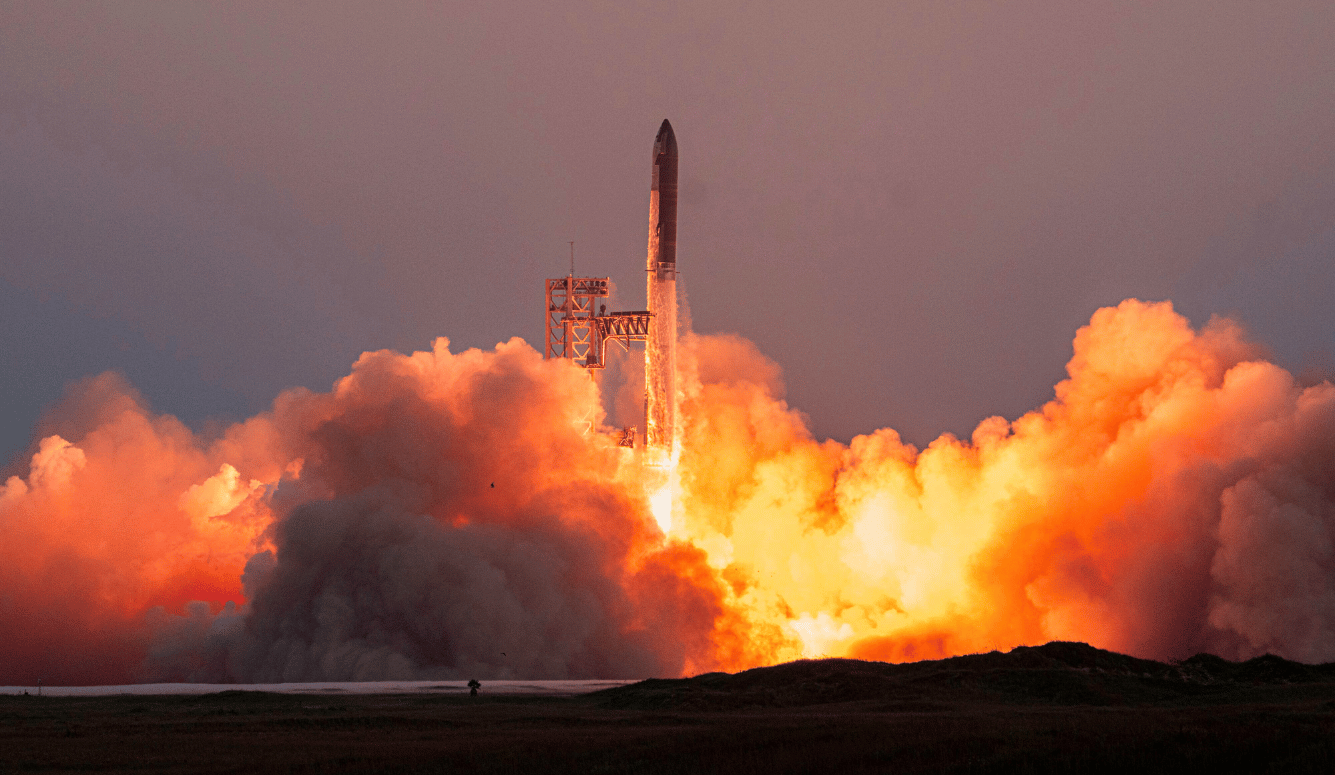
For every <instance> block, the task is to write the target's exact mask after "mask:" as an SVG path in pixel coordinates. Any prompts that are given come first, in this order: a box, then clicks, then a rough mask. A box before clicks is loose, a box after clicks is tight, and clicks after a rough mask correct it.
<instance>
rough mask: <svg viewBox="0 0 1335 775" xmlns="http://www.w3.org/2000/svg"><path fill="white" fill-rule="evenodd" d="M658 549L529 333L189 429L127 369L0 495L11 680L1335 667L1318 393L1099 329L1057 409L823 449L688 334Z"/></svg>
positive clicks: (575, 401)
mask: <svg viewBox="0 0 1335 775" xmlns="http://www.w3.org/2000/svg"><path fill="white" fill-rule="evenodd" d="M681 368H682V370H683V374H682V380H681V382H682V384H683V386H684V387H683V391H682V395H681V410H682V433H683V438H682V452H681V457H680V462H679V466H678V469H677V472H676V474H677V475H676V481H677V482H678V492H677V493H676V507H675V513H674V514H673V515H672V524H671V528H670V530H669V534H668V535H666V536H665V535H664V534H663V533H662V531H661V530H660V529H659V527H658V523H657V522H656V521H655V519H654V518H653V517H652V516H651V515H650V514H649V509H648V506H647V500H646V495H645V486H644V485H645V483H644V482H643V481H642V480H641V478H640V472H639V467H638V463H637V462H636V460H635V458H634V456H633V454H631V453H629V452H628V451H627V450H624V449H621V448H618V447H616V446H615V445H614V444H613V443H612V441H611V437H610V436H608V435H606V434H603V433H600V432H598V428H599V426H600V425H601V422H602V420H603V414H602V409H601V407H600V401H601V398H600V396H599V393H598V390H597V387H596V385H595V383H594V382H593V381H591V380H589V379H588V377H587V375H586V374H584V373H582V372H581V371H580V370H579V369H578V368H575V367H572V366H570V365H569V364H566V363H562V362H545V361H543V360H542V359H541V357H540V355H539V354H538V353H536V352H535V351H533V350H532V349H531V348H530V347H528V346H527V345H526V344H524V343H523V342H521V341H519V340H512V341H510V342H508V343H505V344H501V345H498V346H497V347H496V349H495V350H494V351H489V352H481V351H478V350H468V351H466V352H462V353H458V354H453V353H450V352H449V350H448V343H447V342H446V341H445V340H443V339H442V340H439V341H438V342H437V344H436V346H435V348H434V350H433V351H432V352H419V353H414V354H412V355H409V356H405V355H400V354H396V353H392V352H376V353H367V354H365V355H363V356H362V358H361V359H360V360H359V361H358V362H357V364H355V366H354V368H353V370H352V373H351V374H350V375H349V376H348V377H346V378H344V379H343V380H341V381H340V382H339V383H338V384H337V385H335V387H334V389H333V390H332V391H331V392H329V393H311V392H308V391H304V390H297V391H291V392H288V393H285V394H283V395H282V396H280V397H279V398H278V400H277V401H275V403H274V406H273V408H272V410H271V411H269V412H267V413H265V414H262V415H260V416H257V417H255V418H252V419H251V420H248V421H246V422H244V423H240V424H237V425H234V426H231V427H228V428H226V429H222V430H221V431H219V432H217V433H216V434H214V435H213V436H210V437H207V438H206V437H201V436H200V435H197V434H194V433H192V432H191V431H190V430H189V429H187V428H185V427H184V426H182V425H181V424H180V423H178V422H176V421H175V420H174V419H172V418H170V417H159V416H154V415H153V414H152V413H151V412H149V411H148V410H147V409H146V408H145V407H144V406H143V405H142V402H141V401H139V400H138V399H137V398H136V396H135V394H134V392H133V390H132V389H130V388H129V387H128V386H127V385H125V384H124V383H123V381H121V380H119V379H117V378H115V377H114V376H106V375H104V376H102V377H98V378H96V379H93V380H89V381H87V382H85V383H82V384H81V385H78V386H75V387H74V388H73V389H72V391H71V393H70V395H69V396H68V397H67V398H66V400H65V401H64V402H63V403H62V404H61V405H60V406H59V407H58V408H57V409H55V410H54V411H53V413H52V414H51V416H50V417H49V418H48V420H47V421H46V423H45V425H44V428H43V435H44V438H43V439H42V440H41V442H40V446H39V448H38V451H37V453H36V454H35V455H34V457H33V460H32V466H31V469H30V472H29V473H28V474H27V477H26V478H18V477H15V478H12V479H10V480H9V482H8V483H7V484H6V485H5V486H4V489H3V491H0V551H3V552H4V556H5V557H6V562H5V563H2V564H0V628H2V630H3V631H4V632H5V633H6V638H5V639H4V640H3V641H0V681H3V682H9V683H30V682H32V681H35V680H36V679H37V678H39V677H40V678H44V679H46V680H47V681H48V682H111V681H127V680H203V681H228V680H241V681H295V680H317V679H322V680H357V679H385V678H459V677H469V676H478V677H525V678H563V677H643V676H649V675H677V674H682V673H691V672H698V671H701V670H707V669H719V668H721V669H736V668H741V667H746V666H751V665H756V664H762V663H767V662H774V661H779V660H783V659H788V658H793V657H798V656H802V655H821V654H829V655H853V656H859V657H869V658H879V659H891V660H902V659H915V658H924V657H936V656H941V655H948V654H956V653H964V652H970V651H978V650H986V649H991V648H1005V647H1010V646H1014V645H1018V644H1023V643H1038V642H1043V641H1046V640H1051V639H1058V638H1060V639H1071V640H1083V641H1086V642H1090V643H1092V644H1094V645H1097V646H1101V647H1105V648H1111V649H1116V650H1119V651H1124V652H1129V653H1132V654H1136V655H1139V656H1147V657H1158V658H1173V657H1182V656H1186V655H1189V654H1191V653H1194V652H1196V651H1201V650H1206V651H1212V652H1214V653H1218V654H1221V655H1223V656H1226V657H1248V656H1252V655H1256V654H1259V653H1263V652H1266V651H1270V652H1274V653H1278V654H1281V655H1283V656H1286V657H1289V658H1294V659H1300V660H1306V661H1325V660H1332V659H1335V546H1332V538H1333V537H1335V387H1333V386H1332V385H1331V384H1329V383H1322V384H1320V385H1316V386H1312V387H1306V388H1303V387H1301V386H1299V385H1297V384H1295V382H1294V380H1293V378H1292V377H1291V376H1290V375H1289V374H1288V373H1287V372H1285V371H1284V370H1282V369H1280V368H1278V367H1276V366H1274V365H1273V364H1270V363H1268V362H1266V361H1265V360H1263V359H1262V358H1261V354H1260V352H1259V350H1258V349H1257V348H1255V347H1254V346H1252V345H1250V344H1249V343H1248V342H1247V341H1246V340H1245V338H1244V336H1243V335H1242V333H1241V332H1240V331H1239V330H1238V328H1237V327H1236V326H1235V325H1233V324H1231V323H1229V322H1228V321H1222V320H1216V321H1213V322H1212V323H1210V324H1209V325H1208V326H1206V327H1205V328H1204V329H1203V330H1200V331H1195V330H1193V329H1192V328H1191V326H1190V325H1189V324H1188V323H1187V321H1186V320H1185V319H1183V318H1182V317H1180V316H1179V315H1177V314H1176V313H1174V312H1173V310H1172V308H1171V306H1170V305H1168V304H1166V303H1164V304H1145V303H1141V302H1137V301H1127V302H1124V303H1123V304H1122V305H1120V306H1119V307H1117V308H1110V309H1103V310H1100V311H1098V312H1097V313H1096V314H1095V315H1094V317H1093V319H1092V321H1091V322H1090V324H1089V325H1088V326H1087V327H1085V328H1083V329H1081V330H1080V332H1079V333H1078V334H1077V336H1076V339H1075V353H1074V357H1073V358H1072V360H1071V362H1070V364H1069V365H1068V372H1069V375H1070V376H1069V379H1067V380H1066V381H1064V382H1062V383H1061V384H1059V385H1058V386H1057V389H1056V397H1055V399H1054V400H1053V401H1052V402H1050V403H1048V404H1047V405H1045V406H1043V407H1042V408H1041V409H1039V410H1036V411H1034V412H1031V413H1030V414H1027V415H1025V416H1023V417H1021V418H1019V419H1018V420H1016V421H1014V422H1007V421H1006V420H1004V419H1002V418H991V419H989V420H986V421H984V422H983V423H981V424H980V425H979V426H978V428H977V429H976V430H975V431H974V434H973V437H972V439H970V440H968V441H964V440H959V439H956V438H953V437H951V436H943V437H941V438H939V439H937V440H936V441H934V442H933V443H932V444H931V445H929V446H928V447H927V448H926V449H924V450H921V451H919V450H916V449H914V448H913V447H911V446H909V445H906V444H904V443H902V442H901V440H900V439H899V437H898V435H897V434H896V433H895V432H894V431H892V430H888V429H887V430H881V431H877V432H875V433H872V434H870V435H867V436H859V437H857V438H855V439H854V440H853V442H852V443H851V444H850V445H847V446H845V445H842V444H839V443H836V442H832V441H825V442H819V441H817V440H815V439H814V438H813V437H812V436H811V434H810V432H809V431H808V430H807V426H806V423H805V418H804V417H803V416H802V415H801V414H800V413H799V412H797V411H796V410H794V409H792V408H790V407H789V406H788V405H787V404H786V403H785V402H784V401H783V398H782V392H783V386H782V380H781V375H780V372H779V369H778V367H777V366H776V365H775V364H774V363H773V362H771V361H769V360H768V359H766V358H765V357H764V356H762V355H761V354H760V353H759V352H758V351H757V350H756V348H755V347H754V346H753V345H751V344H750V343H749V342H747V341H745V340H742V339H740V338H737V337H732V336H687V337H686V338H685V340H684V342H683V348H682V361H681Z"/></svg>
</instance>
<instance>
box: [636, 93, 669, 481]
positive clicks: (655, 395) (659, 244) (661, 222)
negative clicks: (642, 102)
mask: <svg viewBox="0 0 1335 775" xmlns="http://www.w3.org/2000/svg"><path fill="white" fill-rule="evenodd" d="M648 277H649V279H648V294H647V296H648V302H649V311H650V312H652V313H653V318H651V319H650V323H649V336H648V341H646V342H645V348H644V429H645V448H646V450H647V451H650V452H657V453H666V454H667V455H669V456H670V455H671V454H672V451H673V445H674V443H675V440H676V425H677V138H676V135H674V134H673V132H672V125H671V124H669V123H668V121H667V119H663V124H662V126H660V127H659V128H658V136H657V137H655V138H654V149H653V178H652V182H651V183H650V186H649V261H648Z"/></svg>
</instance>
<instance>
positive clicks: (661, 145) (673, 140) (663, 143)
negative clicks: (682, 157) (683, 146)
mask: <svg viewBox="0 0 1335 775" xmlns="http://www.w3.org/2000/svg"><path fill="white" fill-rule="evenodd" d="M654 150H655V151H657V152H658V153H663V154H666V155H668V156H676V155H677V136H676V134H674V133H673V132H672V124H670V123H668V120H667V119H663V123H662V124H661V125H660V126H659V127H658V136H657V137H655V138H654Z"/></svg>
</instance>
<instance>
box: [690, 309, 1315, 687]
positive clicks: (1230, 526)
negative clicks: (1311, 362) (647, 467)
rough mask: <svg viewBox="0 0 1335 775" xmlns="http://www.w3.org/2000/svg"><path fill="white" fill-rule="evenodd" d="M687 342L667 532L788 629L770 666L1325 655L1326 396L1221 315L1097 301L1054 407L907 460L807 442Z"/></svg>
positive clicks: (698, 342) (709, 344) (703, 341)
mask: <svg viewBox="0 0 1335 775" xmlns="http://www.w3.org/2000/svg"><path fill="white" fill-rule="evenodd" d="M687 351H688V352H693V353H694V358H695V361H696V363H697V364H698V365H697V369H698V379H697V380H696V381H695V382H694V383H693V384H692V386H691V387H690V388H689V389H688V393H689V395H688V396H687V398H686V400H685V402H684V415H685V416H686V418H687V421H686V441H685V443H684V445H683V450H684V451H683V455H682V459H681V479H682V482H683V500H684V503H683V508H682V513H683V514H684V516H685V525H684V526H683V528H682V535H683V537H685V538H687V539H689V540H691V541H692V542H693V543H695V544H697V545H698V546H701V547H702V548H704V549H705V550H706V551H707V552H708V553H709V557H710V562H711V563H712V564H713V565H714V566H715V567H720V568H721V569H722V570H721V574H722V575H723V577H724V578H727V579H729V580H730V581H731V582H732V589H733V590H734V594H735V600H736V604H737V605H739V606H740V607H741V608H743V609H744V610H746V611H747V612H748V613H749V615H750V617H751V621H752V622H753V623H765V624H768V625H771V626H773V627H777V628H779V629H780V630H781V631H782V632H784V633H785V634H786V635H787V636H788V638H787V641H786V642H785V643H784V644H783V645H781V646H780V647H778V648H776V649H774V650H773V651H771V652H770V653H769V655H768V659H769V660H771V661H773V660H782V659H789V658H793V657H797V656H800V655H820V654H829V655H850V656H857V657H863V658H875V659H887V660H908V659H921V658H932V657H940V656H946V655H952V654H960V653H968V652H975V651H980V650H988V649H995V648H1009V647H1012V646H1015V645H1020V644H1032V643H1042V642H1046V641H1049V640H1054V639H1062V640H1080V641H1086V642H1089V643H1091V644H1093V645H1096V646H1099V647H1102V648H1108V649H1115V650H1118V651H1122V652H1126V653H1131V654H1135V655H1138V656H1144V657H1158V658H1173V657H1184V656H1188V655H1190V654H1192V653H1195V652H1197V651H1212V652H1215V653H1218V654H1221V655H1224V656H1227V657H1250V656H1254V655H1257V654H1260V653H1263V652H1266V651H1270V652H1274V653H1278V654H1281V655H1284V656H1287V657H1290V658H1293V659H1299V660H1307V661H1324V660H1332V659H1335V554H1333V553H1332V538H1333V537H1335V387H1332V386H1331V385H1330V384H1329V383H1324V384H1321V385H1317V386H1315V387H1309V388H1306V389H1302V388H1300V387H1298V386H1297V385H1295V384H1294V381H1293V378H1292V377H1291V376H1290V375H1289V374H1288V373H1287V372H1286V371H1284V370H1283V369H1281V368H1279V367H1277V366H1275V365H1273V364H1270V363H1267V362H1265V361H1263V360H1260V359H1259V357H1258V352H1257V350H1256V349H1255V348H1254V347H1252V346H1250V345H1248V344H1247V343H1246V342H1245V341H1244V339H1243V337H1242V335H1241V332H1240V331H1239V329H1238V327H1237V326H1236V325H1234V324H1232V323H1230V322H1228V321H1224V320H1215V321H1212V322H1211V323H1210V325H1208V326H1206V327H1205V328H1204V329H1203V330H1202V331H1200V332H1196V331H1193V330H1192V329H1191V327H1190V326H1189V324H1188V323H1187V321H1186V320H1185V319H1183V318H1182V317H1180V316H1179V315H1177V314H1175V313H1174V312H1173V310H1172V307H1171V305H1169V304H1167V303H1162V304H1145V303H1142V302H1138V301H1126V302H1123V303H1122V304H1121V305H1120V306H1118V307H1117V308H1115V309H1113V308H1109V309H1102V310H1099V311H1098V312H1097V313H1096V314H1095V315H1094V317H1093V320H1092V321H1091V322H1090V324H1089V325H1088V326H1087V327H1085V328H1082V329H1081V330H1080V332H1079V333H1078V334H1077V336H1076V339H1075V355H1074V357H1073V358H1072V360H1071V362H1070V364H1069V365H1068V373H1069V375H1070V378H1069V379H1067V380H1066V381H1064V382H1062V383H1061V384H1059V385H1058V386H1057V389H1056V399H1055V400H1053V401H1052V402H1050V403H1048V404H1047V405H1045V406H1044V407H1043V408H1042V409H1039V410H1037V411H1034V412H1031V413H1029V414H1027V415H1025V416H1024V417H1021V418H1020V419H1018V420H1016V421H1015V422H1006V421H1005V420H1004V419H1002V418H1000V417H994V418H990V419H988V420H985V421H983V422H982V423H980V424H979V426H978V428H977V429H976V430H975V431H974V434H973V438H972V440H971V441H968V442H965V441H961V440H958V439H955V438H954V437H952V436H949V435H947V436H942V437H941V438H939V439H937V440H936V441H934V442H933V443H932V444H930V445H929V446H928V448H927V449H925V450H923V451H921V452H919V451H917V450H915V449H914V448H912V447H911V446H908V445H905V444H903V443H901V441H900V440H899V437H898V436H897V435H896V434H895V432H894V431H891V430H882V431H878V432H876V433H874V434H871V435H869V436H859V437H857V438H855V439H854V440H853V442H852V444H851V445H850V446H848V447H844V446H843V445H840V444H836V443H833V442H828V441H827V442H825V443H818V442H816V441H815V440H814V439H812V438H811V436H810V434H809V433H808V432H807V430H806V427H805V424H804V423H803V418H802V417H801V415H799V414H798V413H796V412H794V411H793V410H791V409H789V408H788V407H787V405H786V404H784V402H783V401H782V400H781V398H780V397H779V391H780V389H781V386H780V384H779V382H778V374H777V369H776V368H775V367H773V365H772V364H770V363H769V362H768V361H766V360H765V359H764V358H763V357H762V356H760V355H759V354H758V353H757V352H755V349H754V347H752V346H751V345H750V344H749V343H747V342H745V341H742V340H740V339H737V338H735V337H693V338H691V340H690V347H688V348H687Z"/></svg>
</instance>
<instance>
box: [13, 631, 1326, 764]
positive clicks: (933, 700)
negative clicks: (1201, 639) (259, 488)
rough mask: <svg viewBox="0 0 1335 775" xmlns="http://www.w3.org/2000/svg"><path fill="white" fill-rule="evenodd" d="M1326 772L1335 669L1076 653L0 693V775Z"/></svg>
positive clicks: (1065, 646)
mask: <svg viewBox="0 0 1335 775" xmlns="http://www.w3.org/2000/svg"><path fill="white" fill-rule="evenodd" d="M1184 768H1192V769H1201V770H1209V771H1214V772H1331V771H1333V770H1335V665H1317V666H1312V665H1302V664H1297V663H1293V662H1288V661H1285V660H1282V659H1279V658H1277V657H1260V658H1258V659H1253V660H1251V661H1248V662H1242V663H1234V662H1227V661H1225V660H1222V659H1219V658H1217V657H1212V656H1208V655H1201V656H1196V657H1192V658H1191V659H1188V660H1185V661H1183V662H1180V663H1175V664H1164V663H1159V662H1151V661H1146V660H1140V659H1134V658H1131V657H1127V656H1123V655H1120V654H1114V653H1111V652H1107V651H1100V650H1098V649H1094V648H1091V647H1089V646H1086V645H1084V644H1079V643H1049V644H1048V645H1046V646H1040V647H1037V648H1020V649H1016V650H1014V651H1012V652H1010V653H1008V654H1000V653H991V654H978V655H973V656H968V657H957V658H954V659H947V660H941V661H936V662H918V663H913V664H906V665H887V664H883V663H878V662H859V661H855V660H843V659H829V660H816V661H802V662H793V663H789V664H785V665H778V666H775V667H767V668H759V669H756V670H748V671H746V672H743V673H738V674H736V675H727V674H722V673H714V674H709V675H702V676H697V677H695V678H686V679H679V680H650V681H643V682H641V683H638V684H634V685H631V686H626V687H621V688H617V689H609V690H606V691H602V692H597V693H594V694H590V695H585V696H583V697H576V698H549V697H513V696H509V697H488V696H487V693H486V686H485V684H484V685H483V688H482V694H481V696H479V697H477V698H470V697H467V696H462V695H370V696H364V695H318V696H316V695H282V694H265V693H256V692H222V693H220V694H214V695H206V696H196V697H131V696H123V697H102V698H51V697H44V698H37V697H22V696H20V697H13V696H9V697H0V769H3V770H5V771H34V772H36V771H40V772H66V771H76V770H82V771H86V770H103V771H136V772H253V771H270V772H347V771H355V772H469V773H508V772H595V773H632V772H633V773H678V772H706V773H708V772H720V773H722V772H727V773H748V772H754V773H764V774H765V775H772V774H773V773H782V772H942V771H944V772H1113V771H1117V772H1123V771H1149V772H1164V771H1178V770H1182V769H1184Z"/></svg>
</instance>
